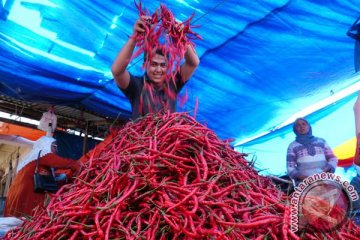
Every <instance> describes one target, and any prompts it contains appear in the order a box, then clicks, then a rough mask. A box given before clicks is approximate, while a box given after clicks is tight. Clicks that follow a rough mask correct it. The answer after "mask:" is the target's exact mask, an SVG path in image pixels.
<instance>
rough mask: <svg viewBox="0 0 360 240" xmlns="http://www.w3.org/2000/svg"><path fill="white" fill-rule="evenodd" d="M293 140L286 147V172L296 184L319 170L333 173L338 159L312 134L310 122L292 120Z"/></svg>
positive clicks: (325, 143) (319, 171)
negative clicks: (294, 137) (294, 136)
mask: <svg viewBox="0 0 360 240" xmlns="http://www.w3.org/2000/svg"><path fill="white" fill-rule="evenodd" d="M293 131H294V133H295V135H296V139H295V141H293V142H292V143H290V145H289V147H288V149H287V158H286V162H287V173H288V175H289V177H290V178H291V179H293V180H295V182H296V184H298V183H299V182H300V181H302V180H304V179H305V178H307V177H309V176H311V175H313V174H316V173H321V172H331V173H334V172H335V169H336V166H337V163H338V159H337V157H336V156H335V155H334V153H333V151H332V149H331V148H330V147H329V145H328V144H327V142H326V141H325V140H324V139H322V138H318V137H314V136H313V135H312V129H311V126H310V124H309V123H308V121H307V120H305V119H304V118H298V119H296V121H295V122H294V125H293Z"/></svg>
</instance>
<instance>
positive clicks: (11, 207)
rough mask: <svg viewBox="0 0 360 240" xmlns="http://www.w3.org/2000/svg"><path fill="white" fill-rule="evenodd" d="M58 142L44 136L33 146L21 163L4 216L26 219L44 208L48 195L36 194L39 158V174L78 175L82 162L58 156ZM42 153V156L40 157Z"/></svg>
mask: <svg viewBox="0 0 360 240" xmlns="http://www.w3.org/2000/svg"><path fill="white" fill-rule="evenodd" d="M56 152H57V146H56V141H55V139H54V138H52V137H48V136H43V137H41V138H39V139H38V140H37V141H36V142H35V143H34V145H33V148H32V151H31V152H30V153H29V154H28V155H27V156H26V157H25V158H24V159H23V161H22V162H20V163H19V165H18V167H17V174H16V176H15V178H14V180H13V182H12V183H11V186H10V188H9V191H8V194H7V197H6V203H5V210H4V216H5V217H8V216H14V217H24V216H28V215H32V210H33V209H34V208H35V207H36V206H38V205H40V206H44V201H45V197H46V193H36V192H34V172H35V168H36V163H37V159H38V156H39V173H41V174H45V175H50V174H52V173H51V171H50V168H51V167H52V168H60V169H71V170H72V172H73V173H76V172H78V171H79V169H80V166H81V165H80V162H78V161H75V160H71V159H66V158H62V157H60V156H58V155H57V154H56ZM39 153H40V155H39Z"/></svg>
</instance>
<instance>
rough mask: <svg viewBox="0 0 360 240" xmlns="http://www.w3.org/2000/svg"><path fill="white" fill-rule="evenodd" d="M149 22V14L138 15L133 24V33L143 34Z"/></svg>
mask: <svg viewBox="0 0 360 240" xmlns="http://www.w3.org/2000/svg"><path fill="white" fill-rule="evenodd" d="M150 24H151V17H150V16H140V17H139V18H138V20H136V22H135V24H134V34H143V33H145V31H146V29H147V28H148V27H149V26H150Z"/></svg>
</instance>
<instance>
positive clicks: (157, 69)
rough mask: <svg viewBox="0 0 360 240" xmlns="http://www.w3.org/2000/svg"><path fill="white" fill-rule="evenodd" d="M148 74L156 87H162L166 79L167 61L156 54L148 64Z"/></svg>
mask: <svg viewBox="0 0 360 240" xmlns="http://www.w3.org/2000/svg"><path fill="white" fill-rule="evenodd" d="M146 72H147V75H148V77H149V78H150V79H151V80H152V81H153V82H154V83H155V84H156V85H162V83H163V82H164V81H165V78H166V72H167V59H166V58H165V57H164V56H162V55H160V54H155V55H154V56H153V57H152V59H151V60H150V62H149V63H148V65H147V68H146Z"/></svg>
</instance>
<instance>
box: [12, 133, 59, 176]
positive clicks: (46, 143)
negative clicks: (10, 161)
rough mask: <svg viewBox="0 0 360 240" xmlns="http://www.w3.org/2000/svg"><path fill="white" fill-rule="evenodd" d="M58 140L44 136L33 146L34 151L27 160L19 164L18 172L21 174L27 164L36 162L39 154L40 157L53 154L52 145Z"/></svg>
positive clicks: (28, 155) (26, 157)
mask: <svg viewBox="0 0 360 240" xmlns="http://www.w3.org/2000/svg"><path fill="white" fill-rule="evenodd" d="M55 141H56V139H55V138H52V137H48V136H43V137H41V138H39V139H38V140H37V141H36V142H35V143H34V145H33V147H32V150H31V151H30V152H29V153H28V154H27V155H26V156H25V158H24V159H23V160H22V161H21V162H20V163H19V164H18V166H17V168H16V172H19V171H20V170H21V169H22V168H23V167H25V166H26V165H27V164H29V163H31V162H32V161H36V160H37V158H38V156H39V152H40V151H41V153H40V157H42V156H44V155H46V154H48V153H51V152H52V151H51V144H52V143H53V142H55Z"/></svg>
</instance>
